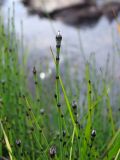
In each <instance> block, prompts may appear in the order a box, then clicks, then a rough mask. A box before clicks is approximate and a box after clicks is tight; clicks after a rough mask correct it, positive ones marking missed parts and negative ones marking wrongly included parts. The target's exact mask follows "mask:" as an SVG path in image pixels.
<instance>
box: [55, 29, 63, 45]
mask: <svg viewBox="0 0 120 160" xmlns="http://www.w3.org/2000/svg"><path fill="white" fill-rule="evenodd" d="M61 41H62V35H61V34H60V31H58V33H57V35H56V47H57V48H60V47H61Z"/></svg>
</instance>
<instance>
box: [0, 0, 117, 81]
mask: <svg viewBox="0 0 120 160" xmlns="http://www.w3.org/2000/svg"><path fill="white" fill-rule="evenodd" d="M13 2H14V3H13ZM0 6H1V7H0V8H1V14H2V16H3V19H4V23H5V25H6V26H7V22H8V15H9V16H10V17H12V16H13V10H14V20H15V29H16V34H17V37H18V38H19V39H22V41H23V44H24V51H25V52H26V53H27V56H28V62H27V63H28V69H29V70H30V71H31V70H32V68H33V66H34V65H35V66H37V68H40V71H39V72H40V78H42V79H44V78H46V77H48V76H49V75H50V74H51V73H52V71H53V70H54V63H53V59H52V56H51V53H50V46H51V47H52V49H53V51H54V52H55V35H56V33H57V31H58V30H60V31H61V34H62V36H63V41H62V51H61V67H62V69H63V71H64V67H65V65H64V63H65V62H66V61H68V62H69V64H70V70H71V74H72V73H73V72H74V71H75V70H76V69H77V70H79V71H80V72H82V69H83V68H84V67H83V64H84V61H88V60H90V58H91V57H94V58H95V60H96V66H97V68H98V70H99V69H100V68H102V67H104V65H105V64H106V61H107V60H108V57H109V58H110V59H111V63H113V59H114V63H115V72H114V74H115V77H116V78H117V79H119V78H120V72H119V64H120V59H119V58H118V55H117V53H118V49H119V48H118V46H119V43H120V33H119V22H120V14H119V11H120V0H0ZM13 8H14V9H13ZM9 9H10V13H9ZM21 35H22V36H21ZM21 37H22V38H21ZM115 46H117V47H115ZM113 53H114V58H113ZM20 54H22V51H21V49H20ZM109 69H110V70H111V67H109ZM80 76H81V75H80Z"/></svg>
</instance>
